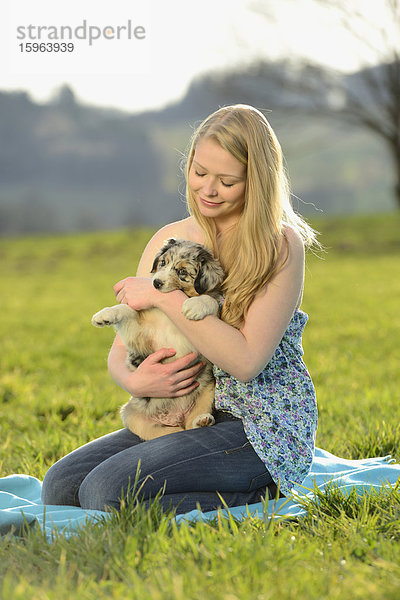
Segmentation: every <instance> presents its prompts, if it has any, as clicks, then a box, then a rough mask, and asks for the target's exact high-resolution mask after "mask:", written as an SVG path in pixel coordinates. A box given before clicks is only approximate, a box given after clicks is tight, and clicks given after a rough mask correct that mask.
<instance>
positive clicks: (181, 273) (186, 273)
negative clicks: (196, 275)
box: [178, 269, 188, 279]
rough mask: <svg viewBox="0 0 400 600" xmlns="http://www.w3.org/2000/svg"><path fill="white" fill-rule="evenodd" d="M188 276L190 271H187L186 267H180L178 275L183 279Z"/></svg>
mask: <svg viewBox="0 0 400 600" xmlns="http://www.w3.org/2000/svg"><path fill="white" fill-rule="evenodd" d="M187 276H188V272H187V271H186V269H178V277H180V278H181V279H184V278H185V277H187Z"/></svg>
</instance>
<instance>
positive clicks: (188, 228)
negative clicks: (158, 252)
mask: <svg viewBox="0 0 400 600" xmlns="http://www.w3.org/2000/svg"><path fill="white" fill-rule="evenodd" d="M171 237H174V238H180V239H184V240H190V241H192V242H199V243H202V241H203V236H202V232H201V229H200V227H199V226H198V224H197V223H196V221H195V219H194V217H187V218H186V219H181V220H180V221H175V222H174V223H168V225H164V227H161V229H159V230H158V231H157V233H155V234H154V236H153V237H152V239H151V240H150V241H151V242H153V241H157V242H160V241H161V243H162V242H163V241H164V240H166V239H168V238H171Z"/></svg>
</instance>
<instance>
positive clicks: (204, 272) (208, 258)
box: [194, 252, 225, 295]
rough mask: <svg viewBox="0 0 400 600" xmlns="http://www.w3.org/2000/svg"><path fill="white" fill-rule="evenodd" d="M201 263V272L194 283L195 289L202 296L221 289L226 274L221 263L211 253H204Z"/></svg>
mask: <svg viewBox="0 0 400 600" xmlns="http://www.w3.org/2000/svg"><path fill="white" fill-rule="evenodd" d="M199 262H200V266H199V272H198V273H197V277H196V279H195V282H194V289H195V290H196V292H197V293H198V294H199V295H201V294H206V293H207V292H212V291H213V290H215V289H216V288H218V287H220V285H221V284H222V282H223V280H224V277H225V273H224V272H223V270H222V267H221V265H220V264H219V262H218V261H217V260H215V258H214V257H213V256H212V255H211V254H210V253H209V252H204V253H202V256H201V257H200V261H199Z"/></svg>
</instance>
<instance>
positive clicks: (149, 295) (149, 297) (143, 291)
mask: <svg viewBox="0 0 400 600" xmlns="http://www.w3.org/2000/svg"><path fill="white" fill-rule="evenodd" d="M113 289H114V293H115V296H116V298H117V300H118V302H120V303H121V304H128V306H130V307H131V308H133V309H134V310H145V309H146V308H152V307H153V306H155V300H156V296H157V293H159V292H157V290H156V289H155V287H154V286H153V284H152V281H151V279H149V278H147V277H126V279H122V280H121V281H119V282H118V283H116V284H115V285H114V288H113Z"/></svg>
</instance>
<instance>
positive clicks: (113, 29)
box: [17, 19, 146, 46]
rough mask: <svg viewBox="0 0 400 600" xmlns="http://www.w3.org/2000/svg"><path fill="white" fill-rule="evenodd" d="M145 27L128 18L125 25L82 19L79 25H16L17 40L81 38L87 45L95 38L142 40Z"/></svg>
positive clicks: (74, 39) (91, 43)
mask: <svg viewBox="0 0 400 600" xmlns="http://www.w3.org/2000/svg"><path fill="white" fill-rule="evenodd" d="M145 38H146V28H145V27H144V26H143V25H134V24H133V23H132V21H131V19H129V20H128V21H127V22H126V24H125V25H106V26H104V27H99V26H98V25H89V24H88V22H87V20H86V19H84V20H83V22H82V24H81V25H78V26H76V27H71V26H70V25H19V26H18V27H17V39H18V40H25V41H26V40H28V41H31V40H35V41H36V40H40V41H60V40H61V41H65V40H71V41H76V40H82V41H86V42H87V43H88V44H89V46H92V45H93V42H95V41H97V40H144V39H145Z"/></svg>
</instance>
